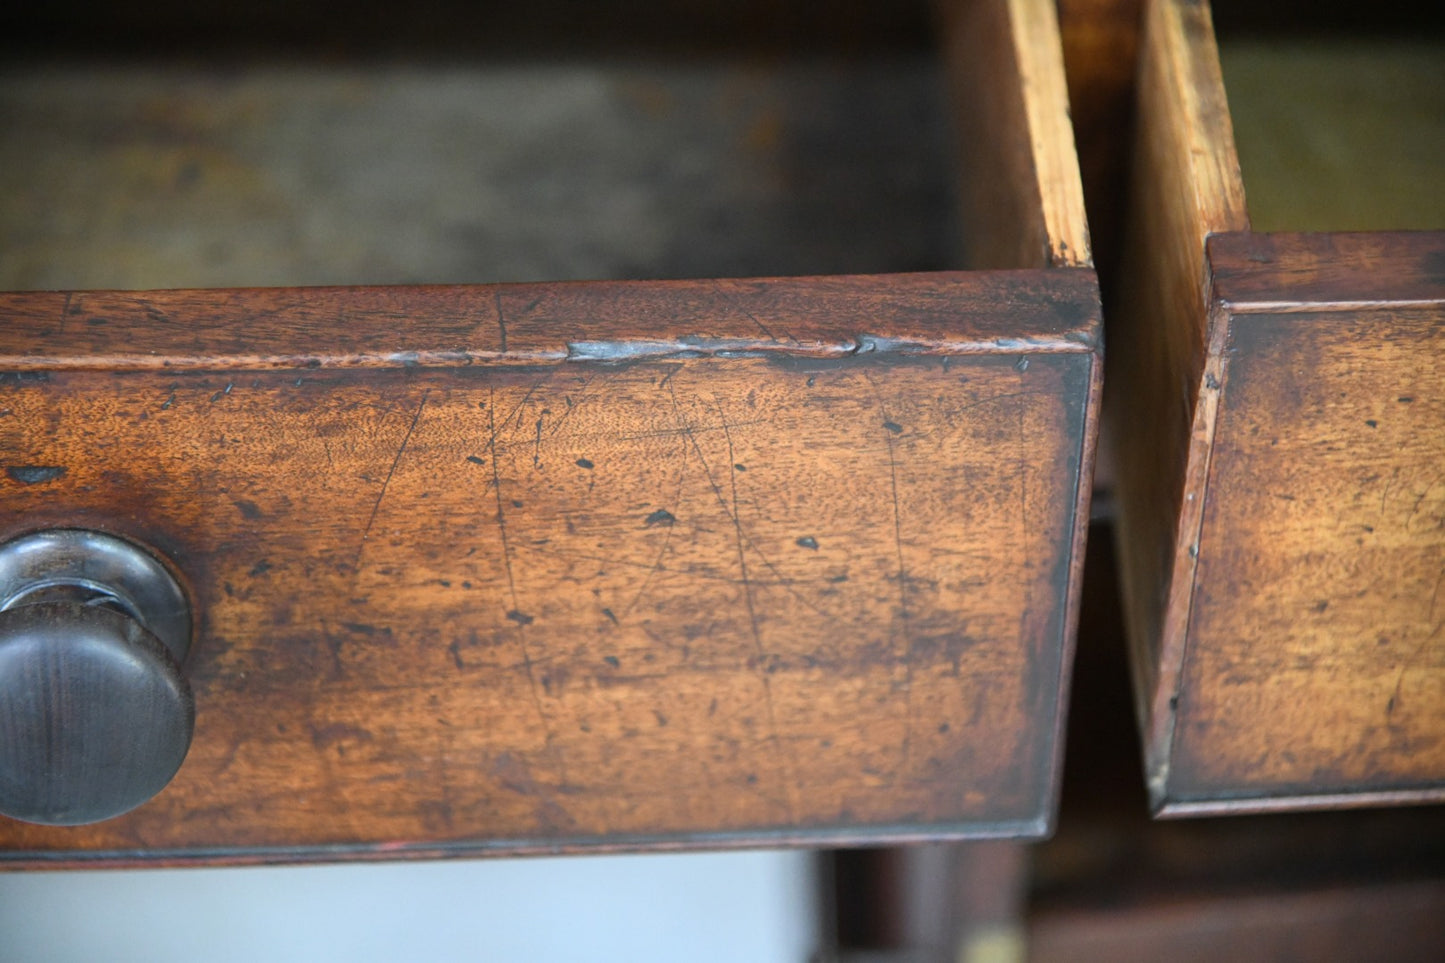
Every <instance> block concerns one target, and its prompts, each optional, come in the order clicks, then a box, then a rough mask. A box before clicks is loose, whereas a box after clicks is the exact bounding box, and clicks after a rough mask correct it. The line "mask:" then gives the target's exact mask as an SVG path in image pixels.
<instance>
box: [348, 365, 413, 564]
mask: <svg viewBox="0 0 1445 963" xmlns="http://www.w3.org/2000/svg"><path fill="white" fill-rule="evenodd" d="M430 394H431V389H430V388H428V389H427V390H426V391H423V392H422V395H421V401H420V402H419V403H418V404H417V406H416V414H414V415H412V417H411V424H410V425H408V426H407V429H406V434H405V435H403V436H402V439H401V446H400V447H398V448H397V450H396V457H394V458H393V459H392V460H391V468H390V469H388V470H387V473H386V479H385V480H384V481H383V482H382V483H381V491H380V492H378V493H377V495H376V501H375V502H373V503H372V506H371V515H370V517H368V518H367V520H366V528H365V529H364V530H363V531H362V533H361V543H360V544H359V545H357V546H356V561H354V562H353V563H352V565H351V568H352V571H354V572H359V571H361V554H362V552H364V551H365V550H366V540H367V538H368V537H370V535H371V527H372V526H373V525H375V524H376V515H377V512H379V511H381V502H382V500H383V499H385V498H386V490H387V489H388V488H389V487H390V486H391V478H392V476H393V475H395V474H396V466H397V465H399V464H401V456H402V455H404V454H406V446H407V445H408V444H409V443H410V442H411V434H412V432H414V431H416V426H417V422H419V421H421V413H422V409H424V408H425V407H426V399H427V396H428V395H430ZM329 453H330V452H329V449H328V455H329Z"/></svg>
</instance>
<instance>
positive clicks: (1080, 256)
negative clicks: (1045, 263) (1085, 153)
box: [1008, 0, 1093, 267]
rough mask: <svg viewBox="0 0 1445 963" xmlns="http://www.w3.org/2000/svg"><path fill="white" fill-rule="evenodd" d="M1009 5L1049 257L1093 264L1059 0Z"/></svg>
mask: <svg viewBox="0 0 1445 963" xmlns="http://www.w3.org/2000/svg"><path fill="white" fill-rule="evenodd" d="M1008 7H1009V22H1010V24H1011V26H1012V30H1011V31H1010V32H1011V34H1012V37H1013V44H1014V56H1015V58H1016V60H1017V62H1018V70H1019V82H1020V83H1021V84H1022V86H1023V107H1024V116H1025V119H1026V122H1027V126H1028V132H1029V141H1030V144H1031V146H1032V148H1033V159H1034V171H1033V173H1034V179H1035V181H1036V183H1037V185H1038V192H1039V202H1040V205H1041V207H1042V209H1043V216H1044V233H1045V237H1046V241H1047V244H1048V249H1049V251H1048V256H1049V263H1050V264H1052V265H1054V266H1058V267H1088V266H1091V265H1092V264H1093V252H1092V248H1091V245H1090V241H1089V223H1088V218H1087V216H1086V215H1085V212H1084V184H1083V179H1082V176H1081V175H1080V173H1079V159H1078V153H1077V151H1076V148H1075V144H1074V127H1073V121H1072V120H1071V119H1070V115H1069V90H1068V82H1067V80H1066V77H1065V73H1064V47H1063V39H1062V37H1061V35H1060V32H1059V15H1058V8H1057V6H1056V5H1055V2H1054V0H1008Z"/></svg>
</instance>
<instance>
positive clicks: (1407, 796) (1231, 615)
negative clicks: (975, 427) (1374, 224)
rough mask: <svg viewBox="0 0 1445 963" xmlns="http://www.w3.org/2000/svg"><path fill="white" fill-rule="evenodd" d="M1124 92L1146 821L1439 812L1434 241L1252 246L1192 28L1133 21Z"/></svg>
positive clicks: (1443, 338) (1439, 445)
mask: <svg viewBox="0 0 1445 963" xmlns="http://www.w3.org/2000/svg"><path fill="white" fill-rule="evenodd" d="M1138 90H1139V101H1138V103H1139V130H1138V140H1137V149H1136V152H1135V156H1134V165H1135V166H1134V171H1133V184H1134V189H1133V197H1132V199H1131V208H1130V210H1131V214H1130V223H1129V231H1130V232H1131V233H1130V235H1129V242H1128V247H1127V249H1126V256H1125V265H1124V271H1123V278H1124V284H1125V286H1126V290H1125V293H1124V297H1123V299H1122V300H1121V310H1120V311H1118V312H1117V313H1116V314H1115V315H1113V316H1112V320H1113V322H1114V323H1115V328H1114V330H1113V331H1112V332H1111V343H1112V345H1113V347H1114V351H1113V352H1112V355H1111V362H1110V364H1111V367H1110V376H1109V377H1110V385H1111V388H1110V393H1109V395H1110V397H1109V400H1108V402H1107V404H1106V408H1107V415H1106V417H1107V418H1108V419H1109V422H1110V426H1111V428H1112V429H1113V430H1114V431H1115V432H1116V433H1117V440H1118V448H1119V453H1120V454H1119V505H1120V548H1121V554H1122V557H1123V558H1122V568H1123V576H1124V587H1125V591H1126V596H1127V598H1128V602H1129V605H1128V610H1127V611H1128V619H1129V628H1130V640H1131V646H1132V651H1133V669H1134V678H1135V683H1136V686H1135V692H1136V702H1137V710H1138V715H1139V718H1140V721H1141V725H1142V727H1143V730H1144V743H1145V745H1144V750H1145V756H1146V768H1147V771H1148V778H1149V784H1150V790H1151V796H1152V799H1153V803H1154V805H1155V807H1156V808H1157V809H1158V810H1159V811H1161V812H1162V813H1165V814H1176V815H1183V814H1190V813H1199V812H1213V811H1237V810H1241V809H1275V808H1299V807H1313V806H1340V805H1357V804H1368V803H1388V802H1402V801H1420V800H1425V799H1438V798H1445V671H1442V670H1445V666H1442V664H1441V663H1440V659H1439V653H1440V651H1441V648H1440V642H1439V639H1440V635H1439V629H1440V625H1441V624H1442V623H1441V621H1440V619H1441V611H1440V610H1441V606H1440V605H1438V604H1437V602H1438V601H1439V599H1438V596H1439V594H1440V592H1439V586H1440V581H1439V579H1440V573H1441V572H1442V571H1445V533H1442V530H1441V528H1440V526H1439V525H1437V524H1436V522H1437V521H1438V518H1437V517H1436V516H1438V514H1439V513H1438V512H1436V511H1435V509H1434V507H1432V506H1433V505H1434V502H1435V501H1437V500H1438V499H1436V498H1435V497H1434V496H1433V495H1432V494H1431V493H1432V491H1435V489H1437V488H1438V478H1437V476H1438V466H1439V464H1440V461H1441V456H1442V452H1445V418H1442V414H1441V408H1440V405H1439V402H1440V399H1439V386H1440V385H1441V384H1445V360H1442V359H1445V335H1442V331H1445V329H1442V324H1441V322H1442V318H1445V315H1442V302H1441V300H1440V295H1441V282H1440V264H1441V263H1442V259H1445V235H1441V234H1439V233H1421V234H1413V235H1411V234H1394V235H1392V234H1381V235H1350V234H1336V235H1255V234H1250V233H1247V232H1248V227H1249V224H1248V217H1247V213H1246V210H1245V205H1244V194H1243V188H1242V186H1241V181H1240V177H1239V169H1238V161H1237V158H1236V154H1235V148H1234V142H1233V135H1232V132H1231V125H1230V121H1229V114H1228V104H1227V102H1226V100H1225V96H1224V87H1223V82H1222V80H1221V77H1220V72H1219V66H1218V57H1217V51H1216V46H1215V41H1214V36H1213V28H1212V24H1211V21H1210V16H1209V9H1208V6H1207V5H1206V4H1199V3H1185V2H1177V0H1159V2H1154V3H1151V4H1149V5H1148V7H1147V9H1146V17H1145V34H1144V50H1143V52H1142V55H1141V65H1140V75H1139V88H1138ZM1220 232H1225V233H1220ZM1228 232H1233V233H1228ZM1211 235H1213V237H1212V238H1211ZM1206 245H1207V254H1206ZM1406 398H1408V399H1410V400H1409V401H1408V402H1407V401H1403V400H1401V399H1406ZM1391 493H1393V495H1392V494H1391ZM1392 497H1398V498H1406V499H1407V501H1408V504H1405V505H1403V506H1393V503H1392V502H1391V498H1392ZM1366 503H1370V504H1373V506H1374V514H1373V517H1371V518H1368V519H1367V518H1364V517H1363V515H1360V512H1363V511H1364V508H1363V507H1362V506H1364V505H1365V504H1366ZM1421 513H1423V514H1421ZM1356 516H1359V517H1356Z"/></svg>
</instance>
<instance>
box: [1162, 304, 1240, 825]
mask: <svg viewBox="0 0 1445 963" xmlns="http://www.w3.org/2000/svg"><path fill="white" fill-rule="evenodd" d="M1209 313H1210V321H1209V331H1210V341H1209V353H1208V355H1207V357H1206V359H1205V365H1204V378H1203V382H1202V383H1201V385H1200V387H1199V393H1198V396H1197V398H1196V401H1195V405H1194V424H1193V427H1192V429H1191V431H1190V437H1189V462H1188V464H1187V465H1186V466H1185V473H1184V491H1183V496H1182V498H1181V499H1180V505H1179V528H1178V532H1177V534H1176V535H1175V539H1174V558H1173V561H1172V565H1171V569H1172V572H1171V577H1170V579H1169V594H1168V596H1167V597H1166V599H1165V604H1164V618H1163V621H1162V623H1161V637H1160V645H1159V649H1158V651H1157V653H1156V655H1157V665H1156V668H1155V672H1156V676H1155V683H1154V692H1153V694H1152V701H1151V702H1150V704H1149V729H1148V730H1147V735H1146V740H1145V767H1146V768H1145V781H1146V783H1147V785H1148V788H1149V795H1150V798H1151V799H1152V800H1156V801H1157V800H1162V799H1164V798H1166V796H1167V794H1168V786H1169V769H1170V764H1171V761H1172V759H1173V756H1174V736H1175V722H1176V720H1177V718H1178V706H1179V699H1180V698H1181V693H1180V685H1181V680H1182V678H1183V674H1184V663H1185V662H1186V661H1187V659H1188V656H1189V652H1188V648H1189V639H1190V628H1191V626H1192V624H1193V614H1194V597H1195V593H1196V592H1197V590H1198V588H1199V584H1198V577H1197V576H1198V569H1199V554H1200V536H1201V534H1202V532H1203V529H1204V516H1205V507H1206V502H1207V501H1208V499H1209V494H1210V491H1211V486H1210V484H1209V480H1210V471H1211V469H1212V467H1213V454H1214V435H1215V431H1216V429H1217V428H1218V424H1219V404H1220V401H1221V399H1222V396H1223V394H1224V391H1225V387H1226V384H1227V381H1228V377H1229V370H1228V369H1229V366H1228V361H1227V359H1228V355H1227V353H1226V351H1225V342H1226V340H1227V334H1228V327H1229V311H1228V309H1227V308H1226V307H1224V306H1223V305H1222V304H1217V303H1216V304H1214V305H1213V306H1211V308H1210V312H1209Z"/></svg>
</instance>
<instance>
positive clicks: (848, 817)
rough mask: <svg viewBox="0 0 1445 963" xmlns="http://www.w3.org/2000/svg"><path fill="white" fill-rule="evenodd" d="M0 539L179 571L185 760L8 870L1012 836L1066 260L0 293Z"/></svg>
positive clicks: (1045, 517) (1056, 478) (1089, 302)
mask: <svg viewBox="0 0 1445 963" xmlns="http://www.w3.org/2000/svg"><path fill="white" fill-rule="evenodd" d="M0 315H3V317H4V319H5V324H4V326H3V335H0V344H3V349H4V350H3V354H0V357H3V359H4V360H3V362H0V368H3V370H4V372H5V375H4V378H3V381H0V409H3V411H4V417H3V418H0V450H3V452H4V455H5V458H6V461H7V474H6V476H5V477H4V479H3V482H0V518H3V520H4V521H3V528H4V530H3V533H0V534H3V535H6V536H8V535H13V534H17V533H19V532H22V531H27V530H33V529H37V528H45V527H50V526H58V525H80V526H90V527H95V528H100V529H104V530H110V531H114V532H116V533H118V534H122V535H126V536H130V537H132V538H136V539H138V540H140V541H142V542H144V543H146V544H149V545H151V546H153V547H154V548H156V549H157V550H159V551H160V552H162V553H164V554H165V555H166V556H167V557H168V558H170V559H171V560H172V561H173V562H174V563H175V565H176V566H177V568H178V569H179V570H180V571H181V572H183V573H184V574H185V576H186V578H187V579H188V580H189V589H190V591H191V593H192V595H193V597H194V601H195V607H196V610H197V612H198V614H199V618H200V620H201V629H200V635H199V638H198V640H197V642H196V644H195V646H194V648H193V651H192V655H191V657H190V660H189V662H188V665H187V670H188V673H189V676H190V678H191V680H192V684H193V685H194V687H195V692H196V706H197V722H196V734H195V741H194V743H193V747H192V750H191V753H190V755H189V757H188V759H187V761H186V763H185V765H184V766H183V767H182V769H181V772H180V773H179V774H178V776H177V777H176V779H175V781H174V782H173V783H172V784H171V786H170V787H169V788H168V789H167V790H165V791H164V792H163V793H162V794H161V795H160V796H159V797H157V798H156V799H155V800H154V801H153V802H151V803H150V804H148V805H146V806H144V807H142V808H141V809H139V810H137V811H135V812H134V813H131V814H128V815H126V816H123V817H121V818H118V819H115V820H112V821H110V822H106V823H102V824H98V825H96V826H92V827H83V828H75V829H55V828H45V827H37V826H28V825H24V824H20V823H13V822H6V823H4V824H3V826H0V847H3V849H4V858H5V859H6V860H8V861H10V862H12V863H19V864H32V865H34V864H44V865H56V864H74V863H76V862H81V861H86V860H92V859H107V860H111V861H115V862H139V861H170V862H197V861H207V862H216V861H254V860H277V859H303V858H343V857H348V856H369V857H400V856H411V855H423V854H431V855H447V854H465V853H481V852H497V853H507V852H510V853H517V852H529V851H558V850H564V849H600V848H639V847H677V846H696V845H706V846H718V845H749V844H751V845H756V844H765V843H766V844H779V843H787V842H827V841H841V840H852V839H857V840H867V839H909V838H921V837H933V836H968V835H994V834H1019V833H1022V834H1032V833H1037V832H1040V831H1043V830H1044V829H1045V828H1046V827H1047V825H1048V822H1049V818H1050V813H1051V811H1052V800H1053V786H1054V783H1055V775H1056V771H1057V756H1056V753H1057V745H1056V739H1055V736H1056V730H1057V727H1058V726H1059V725H1060V723H1061V720H1062V700H1061V691H1062V687H1063V684H1064V680H1065V679H1066V677H1067V672H1068V667H1069V658H1070V652H1071V649H1070V645H1069V640H1070V639H1071V623H1072V619H1073V611H1074V605H1075V604H1076V596H1077V584H1078V581H1077V580H1078V564H1079V562H1080V547H1081V545H1082V541H1083V528H1082V526H1083V523H1084V521H1085V519H1086V516H1087V512H1086V511H1084V510H1083V509H1082V507H1081V506H1082V505H1083V504H1085V503H1086V502H1085V500H1086V499H1087V494H1088V475H1089V472H1088V467H1089V464H1090V461H1091V446H1092V437H1093V419H1092V416H1091V412H1092V411H1093V405H1094V402H1095V399H1096V397H1097V392H1098V375H1099V372H1098V365H1097V340H1096V339H1097V334H1098V326H1099V322H1098V314H1097V294H1096V289H1095V287H1094V284H1093V279H1092V273H1091V272H1088V271H1084V270H1077V271H1069V270H1051V271H1035V272H1027V271H1018V272H1000V273H993V274H989V273H977V274H958V275H931V276H894V277H887V278H830V279H821V280H809V279H796V280H779V281H750V282H741V281H740V282H674V283H663V282H658V283H635V284H621V283H618V284H592V285H587V284H582V285H536V286H501V287H479V288H432V289H300V290H289V291H288V290H282V291H250V292H246V291H235V292H216V291H211V292H204V293H198V292H155V293H87V294H75V295H66V294H51V293H40V294H34V295H6V296H4V297H3V299H0Z"/></svg>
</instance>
